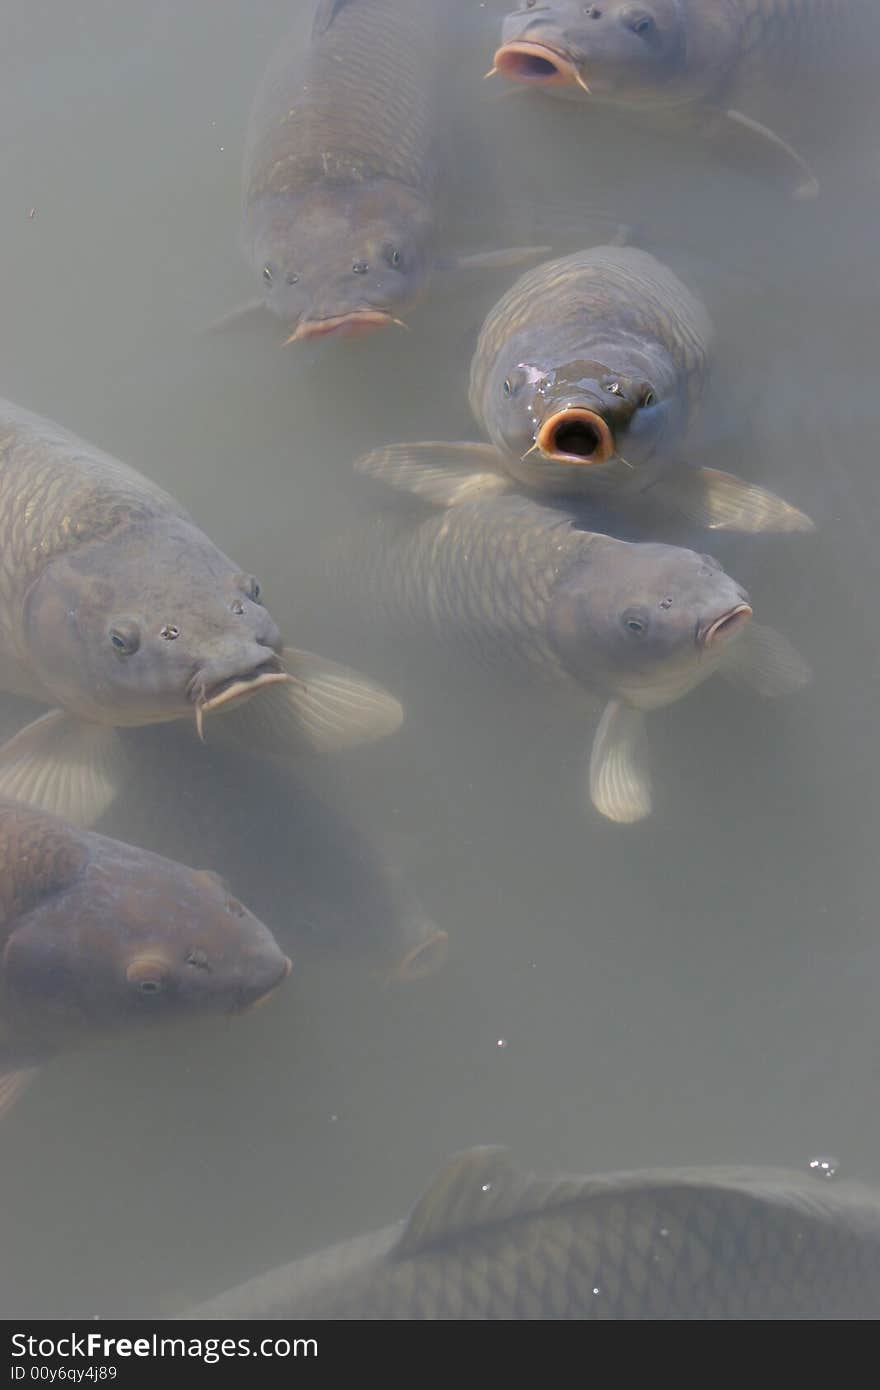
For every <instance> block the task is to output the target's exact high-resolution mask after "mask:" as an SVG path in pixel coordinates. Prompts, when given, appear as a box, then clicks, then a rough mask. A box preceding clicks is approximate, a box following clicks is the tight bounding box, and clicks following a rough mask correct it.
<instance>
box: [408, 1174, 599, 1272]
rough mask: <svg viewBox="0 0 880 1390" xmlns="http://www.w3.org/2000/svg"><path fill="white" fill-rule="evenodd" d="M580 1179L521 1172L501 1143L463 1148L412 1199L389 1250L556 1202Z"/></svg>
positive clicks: (417, 1246)
mask: <svg viewBox="0 0 880 1390" xmlns="http://www.w3.org/2000/svg"><path fill="white" fill-rule="evenodd" d="M582 1185H583V1179H581V1180H580V1181H578V1180H577V1179H566V1178H561V1179H553V1178H550V1179H548V1178H536V1177H533V1176H532V1174H531V1173H524V1172H522V1171H521V1170H520V1169H518V1168H517V1167H516V1166H515V1164H514V1163H513V1161H512V1159H511V1157H510V1155H509V1153H508V1151H507V1149H503V1148H497V1147H483V1148H477V1149H466V1150H465V1151H464V1152H463V1153H460V1154H456V1155H455V1157H454V1158H451V1159H450V1160H449V1162H448V1163H446V1164H444V1166H443V1167H442V1168H441V1169H440V1171H439V1172H438V1173H437V1174H436V1175H435V1177H434V1179H433V1181H432V1183H431V1185H430V1187H429V1188H428V1189H427V1191H426V1192H424V1193H423V1194H422V1196H421V1197H420V1198H419V1200H418V1202H416V1205H415V1207H414V1208H413V1210H412V1212H411V1213H410V1216H409V1219H408V1221H407V1223H406V1225H405V1226H404V1229H403V1233H402V1235H401V1236H400V1239H399V1240H398V1242H397V1244H396V1245H395V1247H394V1254H395V1255H396V1256H403V1255H415V1254H417V1253H418V1252H419V1251H421V1250H425V1249H426V1248H427V1247H428V1246H431V1245H439V1244H441V1243H442V1242H443V1241H448V1240H453V1239H454V1238H455V1237H456V1236H460V1235H463V1234H464V1233H465V1232H467V1231H472V1230H474V1229H475V1228H476V1227H480V1226H490V1225H493V1224H494V1223H495V1222H498V1221H506V1220H509V1219H510V1217H512V1216H528V1215H530V1214H531V1213H534V1212H537V1211H543V1210H546V1209H547V1207H555V1206H560V1205H562V1204H563V1203H564V1202H568V1201H570V1200H571V1199H572V1198H573V1197H574V1196H576V1195H577V1192H578V1191H579V1190H580V1188H581V1187H582Z"/></svg>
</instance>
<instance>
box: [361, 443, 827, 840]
mask: <svg viewBox="0 0 880 1390" xmlns="http://www.w3.org/2000/svg"><path fill="white" fill-rule="evenodd" d="M355 467H356V469H357V471H358V472H359V473H361V474H362V475H363V476H365V477H367V478H370V479H373V480H375V481H376V482H379V483H383V484H385V485H386V486H387V487H388V488H391V489H396V490H397V491H398V492H401V493H402V494H404V495H405V496H406V495H409V496H411V497H414V498H421V499H422V501H423V503H425V504H426V506H430V507H432V508H433V509H434V514H433V515H430V514H429V515H428V516H426V517H424V518H422V517H421V516H419V515H418V514H417V515H416V516H415V517H412V516H409V515H407V516H404V517H398V516H396V515H394V514H393V513H391V514H390V516H388V517H385V516H382V517H380V518H378V519H377V522H376V534H374V535H372V536H369V535H364V537H363V539H362V543H361V554H360V555H358V556H357V558H356V561H355V563H356V566H357V571H358V572H357V574H356V575H355V576H353V580H354V581H355V582H356V583H357V585H358V589H359V592H360V593H362V595H363V601H364V602H365V604H368V605H369V607H370V609H371V610H372V611H373V616H375V613H378V614H379V615H380V616H382V617H385V618H387V620H388V622H389V624H390V626H391V627H392V628H393V630H394V631H395V632H403V633H405V635H406V637H407V639H408V640H413V641H428V642H431V643H434V642H436V641H441V642H450V643H451V642H455V643H457V644H458V645H461V646H468V647H470V649H471V650H472V651H474V652H475V654H476V655H478V656H479V658H480V659H481V660H483V661H490V662H496V663H503V664H506V665H507V666H508V667H510V665H511V664H514V666H515V665H516V664H517V663H518V664H519V666H520V667H521V668H522V669H523V671H524V672H526V671H531V672H534V673H535V674H537V675H539V676H542V677H544V678H545V679H546V680H548V681H550V682H553V683H554V684H555V685H557V686H558V687H561V688H564V689H566V688H567V689H568V690H569V691H571V692H572V693H574V695H575V697H576V699H577V700H579V701H581V700H584V699H585V698H586V700H587V701H589V702H590V703H592V701H593V700H594V699H595V697H599V699H600V700H602V701H605V702H606V703H605V709H604V713H603V714H602V718H601V720H600V721H599V725H598V728H597V730H596V734H595V737H594V739H593V747H592V753H591V757H590V771H589V790H590V799H591V801H592V803H593V805H594V806H595V807H596V809H597V810H599V811H601V813H602V814H603V815H604V816H606V817H608V819H609V820H614V821H620V822H631V821H637V820H641V819H642V818H643V817H644V816H646V815H648V814H649V812H650V810H651V806H652V796H651V774H650V766H649V758H648V750H647V738H646V731H645V712H646V711H649V710H652V709H658V708H661V707H662V706H664V705H669V704H672V703H673V702H674V701H676V700H679V699H681V697H682V696H683V695H686V694H687V693H688V691H690V690H693V689H694V688H695V687H696V686H697V685H699V684H701V683H702V682H703V681H705V680H707V679H708V678H709V677H710V676H711V675H713V673H715V672H716V671H717V672H718V673H719V674H721V675H723V676H726V677H727V678H728V679H729V680H731V681H733V682H734V683H736V684H744V685H747V686H749V687H750V688H751V689H753V690H755V691H757V692H758V693H760V694H763V695H781V694H784V693H787V692H789V691H792V690H795V689H797V688H798V687H799V686H801V685H803V684H804V683H805V682H806V681H807V680H808V679H809V672H808V670H807V668H806V666H805V664H804V662H803V661H802V660H801V658H800V657H799V656H798V655H797V653H796V652H795V651H794V650H793V648H792V647H791V644H790V643H789V642H788V641H787V640H786V639H785V638H784V637H782V636H781V634H779V633H777V632H774V631H773V630H772V629H770V628H766V627H763V626H759V625H758V624H756V623H753V622H752V621H751V617H752V607H751V602H750V600H749V596H748V594H747V593H746V591H745V589H743V588H742V586H741V585H740V584H738V583H737V582H736V580H734V579H733V578H731V576H730V575H728V574H726V573H725V572H724V570H723V569H722V568H721V566H720V565H719V564H718V562H717V561H716V560H714V559H712V557H711V556H707V555H698V554H697V553H696V552H695V551H693V550H687V549H684V548H682V547H680V546H674V545H664V544H660V543H653V542H652V543H648V542H638V543H633V542H629V541H622V540H618V539H616V538H615V537H613V536H608V535H604V534H602V533H601V532H596V531H588V530H585V529H582V528H581V527H580V526H576V525H575V524H574V523H573V520H572V518H571V517H570V516H569V515H567V514H566V512H564V511H561V510H557V509H555V508H552V507H545V506H541V505H539V504H538V503H537V502H533V501H532V500H531V499H530V498H527V497H522V496H519V495H517V494H516V493H512V492H511V491H510V490H509V489H510V486H511V485H510V483H509V480H505V479H504V478H502V477H501V476H499V475H497V474H485V473H480V472H475V473H473V474H472V475H471V476H470V477H468V476H467V474H465V473H464V472H463V471H462V470H461V469H460V467H459V466H458V464H457V463H456V465H455V466H453V467H451V468H450V469H448V470H446V469H444V468H443V466H442V460H439V459H435V460H434V461H433V462H432V464H431V465H430V466H429V465H428V464H425V463H421V462H420V461H418V460H414V458H413V455H412V453H411V451H410V449H409V448H408V446H407V445H400V446H394V445H392V446H390V447H388V448H386V449H376V450H374V451H372V452H371V453H370V454H366V455H364V457H363V458H361V459H359V460H358V462H357V464H356V465H355ZM391 495H393V493H392V494H391Z"/></svg>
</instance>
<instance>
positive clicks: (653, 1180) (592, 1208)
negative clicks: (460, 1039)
mask: <svg viewBox="0 0 880 1390" xmlns="http://www.w3.org/2000/svg"><path fill="white" fill-rule="evenodd" d="M878 1314H880V1193H877V1192H874V1191H872V1190H871V1189H870V1188H867V1187H862V1186H860V1185H858V1184H850V1183H845V1182H843V1183H833V1184H832V1183H828V1182H826V1181H824V1180H822V1179H821V1178H817V1177H815V1176H812V1175H809V1174H806V1175H805V1174H801V1173H798V1172H786V1171H785V1170H783V1169H773V1168H768V1169H763V1168H681V1169H668V1170H664V1169H655V1170H647V1171H645V1172H633V1173H625V1172H621V1173H608V1174H600V1175H597V1176H595V1177H569V1176H560V1177H552V1178H541V1177H535V1176H533V1175H532V1174H530V1173H525V1172H522V1171H521V1170H519V1169H518V1168H517V1167H516V1166H515V1165H514V1164H513V1163H512V1161H511V1159H510V1158H509V1156H508V1155H507V1153H506V1152H505V1150H503V1149H495V1148H479V1149H471V1150H469V1151H467V1152H465V1153H462V1154H460V1155H458V1156H457V1157H456V1158H453V1159H452V1160H451V1161H450V1162H449V1163H448V1164H447V1165H446V1166H445V1167H444V1168H442V1169H441V1170H440V1171H439V1173H437V1175H436V1176H435V1178H434V1179H433V1181H432V1183H431V1184H430V1186H429V1187H428V1189H427V1191H426V1192H425V1193H424V1195H423V1196H422V1197H421V1199H420V1200H419V1202H418V1203H417V1204H416V1206H415V1208H414V1210H413V1211H412V1213H411V1214H410V1216H409V1218H408V1219H407V1220H406V1221H404V1222H401V1223H399V1224H397V1225H393V1226H388V1227H386V1228H385V1229H384V1230H380V1231H376V1232H374V1233H373V1234H371V1235H366V1236H362V1237H360V1238H359V1239H355V1240H350V1241H343V1242H342V1243H340V1244H339V1245H335V1246H332V1247H331V1248H330V1249H327V1250H322V1251H319V1252H317V1253H316V1254H313V1255H309V1256H306V1257H305V1258H304V1259H301V1260H296V1261H294V1262H293V1263H292V1264H289V1265H285V1266H283V1267H282V1268H280V1269H276V1270H274V1271H272V1272H271V1273H269V1274H265V1275H262V1276H261V1277H258V1278H256V1279H252V1280H250V1281H249V1282H248V1283H246V1284H243V1285H242V1286H241V1287H240V1288H237V1289H233V1290H231V1291H230V1292H228V1293H226V1294H221V1295H220V1296H219V1297H217V1298H214V1299H212V1300H211V1301H210V1302H208V1303H205V1304H203V1305H202V1306H201V1307H199V1308H196V1309H194V1310H193V1311H192V1313H190V1314H188V1315H187V1316H190V1317H193V1318H212V1319H224V1318H228V1319H259V1318H275V1319H282V1318H302V1319H309V1318H316V1319H335V1318H338V1319H352V1320H355V1319H388V1320H400V1319H412V1320H421V1321H429V1320H440V1319H450V1320H462V1321H463V1320H478V1319H479V1320H487V1319H542V1320H553V1319H557V1320H561V1319H568V1320H580V1319H584V1320H587V1319H617V1320H627V1319H654V1318H663V1319H695V1318H705V1319H715V1318H728V1319H733V1318H748V1319H752V1318H755V1319H768V1318H856V1317H858V1318H862V1317H864V1318H875V1317H877V1316H878Z"/></svg>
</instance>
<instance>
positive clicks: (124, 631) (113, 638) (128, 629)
mask: <svg viewBox="0 0 880 1390" xmlns="http://www.w3.org/2000/svg"><path fill="white" fill-rule="evenodd" d="M108 636H109V638H110V645H111V646H112V647H113V649H114V651H117V652H119V655H120V656H132V655H133V654H134V653H135V652H136V651H137V649H138V647H139V646H140V644H141V634H140V631H139V630H138V626H137V624H136V623H120V624H119V625H118V626H117V627H111V629H110V632H109V633H108Z"/></svg>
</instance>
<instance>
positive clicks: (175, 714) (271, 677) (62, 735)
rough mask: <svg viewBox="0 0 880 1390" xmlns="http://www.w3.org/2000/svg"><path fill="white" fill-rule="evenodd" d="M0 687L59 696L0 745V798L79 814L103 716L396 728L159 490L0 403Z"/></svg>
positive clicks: (343, 743) (318, 740)
mask: <svg viewBox="0 0 880 1390" xmlns="http://www.w3.org/2000/svg"><path fill="white" fill-rule="evenodd" d="M0 600H2V601H0V689H3V690H6V691H8V692H10V693H13V694H17V695H24V696H28V697H31V698H33V699H36V700H40V701H42V702H43V703H45V704H49V705H52V706H54V707H55V708H53V709H52V710H51V712H50V713H49V714H46V715H44V716H42V717H41V718H39V719H37V720H36V721H35V722H34V723H32V724H30V725H28V726H27V728H25V729H23V730H21V732H20V733H18V734H16V735H15V736H14V737H13V738H11V739H10V740H8V741H7V742H6V743H5V744H4V745H3V746H2V747H0V795H3V796H10V797H13V798H16V799H18V800H21V801H25V802H28V803H30V804H35V805H38V806H41V807H42V808H43V809H45V810H48V811H55V812H57V813H59V814H62V815H66V816H67V817H69V818H70V819H71V820H74V821H76V822H77V823H78V824H83V825H89V824H92V823H93V822H94V821H95V820H96V819H97V818H98V816H100V815H101V813H102V812H103V811H104V809H105V808H106V807H107V806H108V805H109V803H110V802H111V801H112V800H113V798H114V796H115V795H116V792H117V790H118V789H119V786H120V785H121V783H122V782H123V781H124V778H125V773H126V764H125V757H124V751H123V746H122V743H121V740H120V738H119V736H118V734H117V732H116V730H117V729H118V728H120V727H123V726H125V725H142V724H154V723H163V722H166V721H169V720H174V719H191V720H194V722H195V725H196V727H197V729H198V732H199V734H200V735H203V734H204V723H205V719H206V716H208V715H211V716H212V722H213V717H214V716H215V715H216V723H215V727H216V729H217V731H218V734H220V735H221V736H222V737H224V738H232V739H237V740H240V741H241V743H242V744H243V746H245V747H246V748H248V749H249V750H250V751H251V752H253V753H256V754H262V755H264V756H267V757H273V758H280V759H292V758H296V757H298V756H300V755H301V754H303V753H306V752H308V751H333V750H335V749H339V748H344V747H347V746H350V745H353V744H358V743H362V742H369V741H371V740H373V739H376V738H382V737H384V736H385V735H386V734H389V733H391V732H393V731H394V730H395V729H396V728H397V726H398V725H399V723H400V721H401V719H402V717H403V713H402V710H401V707H400V705H399V704H398V702H397V701H396V700H395V699H393V697H392V696H391V695H389V694H388V693H387V692H386V691H384V690H383V689H382V688H381V687H379V686H377V685H375V684H373V683H372V682H371V681H369V680H367V679H365V678H364V677H362V676H359V675H357V674H356V673H355V672H353V671H350V670H348V669H347V668H346V667H344V666H340V665H338V664H337V663H335V662H330V661H325V660H324V659H323V658H321V657H316V656H313V655H311V654H309V653H307V652H300V651H296V650H294V649H292V648H285V647H283V645H282V639H281V634H280V632H279V630H278V627H277V626H276V624H275V622H274V621H273V619H272V618H271V616H270V615H269V613H268V611H267V609H266V608H265V606H264V604H263V602H262V596H261V592H260V586H259V584H258V583H257V581H256V579H254V578H253V577H252V576H251V575H248V574H244V573H242V572H241V570H240V569H239V567H238V566H237V565H235V564H234V563H233V561H232V560H230V559H229V558H228V557H227V556H226V555H224V554H223V553H222V551H220V550H219V549H218V548H217V546H215V545H214V543H213V542H212V541H211V540H210V539H209V538H208V537H207V536H206V535H205V533H204V532H203V531H201V530H199V528H198V527H197V526H196V524H195V523H194V522H193V521H192V519H191V518H190V517H189V516H188V515H187V513H186V512H185V511H184V510H183V508H182V507H181V506H180V505H179V504H178V503H177V502H175V500H174V499H173V498H172V497H170V496H169V495H168V494H167V493H165V492H163V491H162V489H161V488H159V487H157V486H156V485H155V484H154V483H152V482H151V481H149V480H148V479H147V478H145V477H143V476H142V475H141V474H140V473H138V472H136V471H135V470H134V469H133V468H129V467H127V466H126V465H125V464H123V463H120V462H119V461H118V460H117V459H114V458H112V457H110V456H109V455H107V454H104V453H102V452H101V451H100V450H98V449H96V448H94V447H93V446H91V445H89V444H86V443H84V442H83V441H82V440H80V439H77V438H76V437H75V436H74V435H72V434H68V433H67V431H65V430H63V429H62V428H61V427H60V426H58V425H55V424H53V423H51V422H50V421H48V420H44V419H41V418H40V417H39V416H36V415H32V414H30V413H29V412H28V411H25V410H22V409H21V408H19V407H18V406H15V405H12V404H11V403H9V402H2V401H0Z"/></svg>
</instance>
